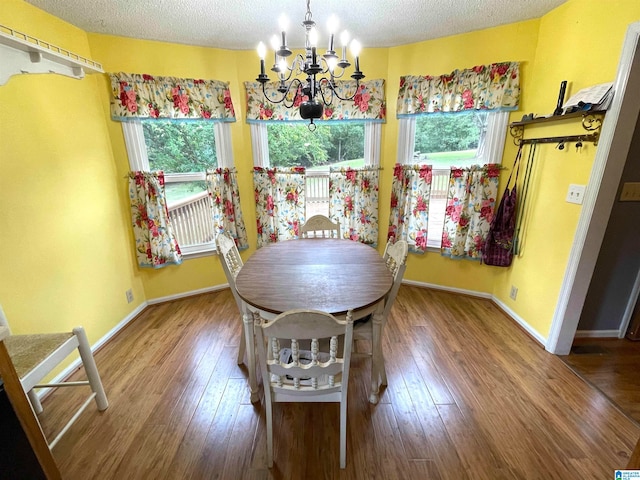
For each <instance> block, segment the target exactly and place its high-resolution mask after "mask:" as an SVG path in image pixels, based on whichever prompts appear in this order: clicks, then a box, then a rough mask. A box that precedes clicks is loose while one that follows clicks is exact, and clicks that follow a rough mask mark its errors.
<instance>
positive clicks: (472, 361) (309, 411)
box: [41, 286, 640, 480]
mask: <svg viewBox="0 0 640 480" xmlns="http://www.w3.org/2000/svg"><path fill="white" fill-rule="evenodd" d="M240 328H241V324H240V319H239V314H238V312H237V307H236V305H235V302H234V300H233V297H232V295H231V293H230V291H229V290H224V291H220V292H216V293H210V294H204V295H200V296H196V297H190V298H186V299H181V300H176V301H173V302H170V303H165V304H161V305H155V306H152V307H149V308H147V309H146V310H145V311H144V312H143V313H142V314H141V315H140V316H139V317H138V318H137V319H136V320H135V321H134V322H132V324H131V325H130V326H128V327H127V328H126V329H125V330H124V331H123V332H122V333H121V334H119V335H118V336H117V337H116V338H115V339H113V340H112V341H111V342H109V343H108V344H107V345H106V346H105V347H104V348H103V349H102V350H101V351H99V352H98V353H97V355H96V361H97V364H98V368H99V370H100V373H101V375H102V379H103V383H104V386H105V390H106V392H107V396H108V397H109V401H110V406H109V408H108V409H107V410H106V411H105V412H102V413H100V412H98V411H97V410H96V409H95V408H93V406H90V407H89V408H88V409H87V410H86V411H85V413H84V414H83V415H82V416H81V418H80V419H79V420H78V421H77V422H76V424H75V425H74V426H73V427H72V428H71V429H70V430H69V431H68V432H67V434H66V435H65V436H64V437H63V439H62V440H61V441H60V443H59V444H58V445H57V446H56V448H55V449H54V452H53V453H54V456H55V458H56V461H57V462H58V464H59V466H60V470H61V472H62V474H63V477H64V478H65V479H72V480H73V479H82V480H86V479H122V478H126V479H129V480H135V479H145V480H146V479H188V478H194V479H196V478H197V479H200V478H202V479H205V478H206V479H212V478H220V479H241V478H242V479H245V478H246V479H301V478H305V479H332V478H337V479H443V480H444V479H456V480H458V479H490V480H495V479H545V480H547V479H578V478H579V479H604V478H612V476H613V471H614V469H617V468H624V467H625V466H626V465H627V461H628V459H629V455H630V453H631V452H632V450H633V448H634V446H635V444H636V441H637V439H638V437H640V426H639V425H638V424H637V423H636V422H634V421H633V420H632V419H630V418H628V417H627V416H626V415H624V414H623V413H622V412H621V411H620V410H619V409H618V408H616V406H615V405H613V404H612V403H611V402H610V401H609V399H608V398H607V397H605V396H604V395H603V394H601V393H600V392H599V391H598V390H597V389H595V388H594V387H593V386H592V385H590V384H589V383H586V382H584V381H583V380H582V379H580V378H579V377H578V376H576V375H575V374H574V373H573V371H572V370H571V369H570V368H568V367H567V365H565V364H564V363H563V361H562V360H561V359H560V358H558V357H555V356H553V355H550V354H549V353H547V352H545V351H544V350H543V349H542V348H541V347H540V346H539V345H538V344H536V343H535V342H534V341H533V340H532V339H531V338H529V337H528V336H527V335H526V334H525V333H524V332H523V331H522V330H521V329H520V328H519V327H518V326H517V325H516V324H515V323H514V322H513V321H512V320H510V319H509V318H507V317H506V316H505V315H504V314H503V313H502V312H501V311H500V310H499V309H498V308H497V307H496V306H495V305H493V304H492V303H491V302H490V301H488V300H483V299H477V298H470V297H465V296H460V295H456V294H451V293H444V292H439V291H435V290H429V289H422V288H418V287H410V286H402V287H401V289H400V291H399V293H398V296H397V298H396V304H395V305H394V308H393V310H392V314H391V317H390V320H389V324H388V325H387V328H386V330H385V338H384V351H385V358H386V365H387V374H388V378H389V386H388V388H386V390H384V391H383V393H382V396H381V401H380V403H379V404H378V405H371V404H369V402H368V394H369V385H370V384H369V377H370V367H371V365H370V361H371V360H370V357H369V356H366V355H357V356H355V357H354V358H353V361H352V368H351V375H350V385H349V409H348V440H347V468H346V469H345V470H342V471H341V470H340V469H339V465H338V460H339V458H338V457H339V452H338V436H339V428H338V419H339V412H338V405H337V404H278V405H275V407H274V414H275V418H274V442H275V443H274V462H275V465H274V468H273V469H271V470H269V469H268V468H266V458H265V457H266V438H265V419H264V413H263V409H262V406H261V404H260V403H257V404H255V405H252V404H251V403H250V402H249V390H248V387H247V381H246V370H245V368H244V366H242V367H240V366H238V365H236V354H237V348H238V341H239V338H240ZM366 347H367V346H366V345H358V349H359V350H363V351H364V350H366ZM61 390H63V389H61ZM70 390H76V389H67V390H65V391H60V392H56V393H54V394H53V395H51V396H50V398H48V399H47V400H46V401H45V402H44V408H45V412H44V414H42V415H41V421H42V423H43V425H44V428H45V431H46V433H47V434H51V432H54V431H56V430H57V429H59V427H60V424H61V423H62V418H61V417H63V415H66V413H63V411H64V406H65V405H64V404H65V403H67V402H69V398H70V397H73V398H74V399H75V397H74V395H75V393H74V392H72V391H70ZM74 401H79V400H74ZM326 445H332V447H330V448H326ZM323 446H325V447H323Z"/></svg>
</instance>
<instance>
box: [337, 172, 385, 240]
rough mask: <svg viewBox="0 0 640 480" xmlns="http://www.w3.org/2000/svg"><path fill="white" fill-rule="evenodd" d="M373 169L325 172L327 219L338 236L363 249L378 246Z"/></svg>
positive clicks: (377, 173)
mask: <svg viewBox="0 0 640 480" xmlns="http://www.w3.org/2000/svg"><path fill="white" fill-rule="evenodd" d="M379 178H380V173H379V169H378V168H377V167H365V168H360V169H351V168H346V169H345V168H340V169H333V168H332V169H331V170H330V172H329V216H330V217H331V220H333V221H339V222H340V227H341V230H342V236H343V237H345V238H349V239H351V240H356V241H359V242H362V243H366V244H367V245H372V246H376V245H377V243H378V183H379Z"/></svg>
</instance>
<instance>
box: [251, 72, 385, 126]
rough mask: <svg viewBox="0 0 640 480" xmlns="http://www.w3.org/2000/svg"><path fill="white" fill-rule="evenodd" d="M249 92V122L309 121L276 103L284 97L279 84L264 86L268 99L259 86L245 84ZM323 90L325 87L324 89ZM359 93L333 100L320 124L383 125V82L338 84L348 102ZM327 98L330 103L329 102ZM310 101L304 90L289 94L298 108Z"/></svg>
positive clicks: (337, 89) (288, 98)
mask: <svg viewBox="0 0 640 480" xmlns="http://www.w3.org/2000/svg"><path fill="white" fill-rule="evenodd" d="M244 85H245V88H246V90H247V122H249V123H254V122H260V121H274V120H276V121H288V122H291V121H296V120H299V121H307V120H304V119H303V118H302V117H301V116H300V110H299V109H298V108H287V107H285V106H284V102H282V103H276V102H277V101H278V100H279V99H280V98H282V94H281V93H280V92H278V85H279V83H278V82H269V83H267V84H265V92H266V94H267V99H265V96H264V94H263V92H262V85H261V84H260V83H258V82H245V84H244ZM323 88H324V86H323ZM356 88H357V93H356V95H355V97H354V98H353V99H352V100H340V99H339V98H336V97H334V98H333V101H332V102H331V105H330V106H329V107H326V106H325V108H324V112H323V115H322V118H321V120H370V121H378V122H384V121H385V119H386V116H387V107H386V104H385V101H384V99H385V96H384V80H370V81H368V82H360V86H359V87H356V82H355V80H350V81H336V91H337V92H338V94H339V95H340V96H341V97H343V98H345V97H349V96H351V95H353V92H355V91H356ZM328 99H329V98H328V96H327V100H328ZM307 100H309V97H308V96H306V95H303V94H302V90H301V89H297V90H296V89H292V90H291V91H289V94H288V96H287V100H286V103H287V104H289V105H290V104H291V103H293V104H294V106H295V107H297V106H298V105H300V104H301V103H302V102H304V101H307Z"/></svg>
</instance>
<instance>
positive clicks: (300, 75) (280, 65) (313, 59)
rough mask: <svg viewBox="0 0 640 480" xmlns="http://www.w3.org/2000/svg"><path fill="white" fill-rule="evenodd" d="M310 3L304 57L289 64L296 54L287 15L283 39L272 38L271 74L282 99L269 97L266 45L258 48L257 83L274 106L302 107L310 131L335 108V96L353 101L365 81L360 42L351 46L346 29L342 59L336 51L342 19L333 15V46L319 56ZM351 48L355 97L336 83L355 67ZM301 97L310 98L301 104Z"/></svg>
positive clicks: (305, 20) (343, 35)
mask: <svg viewBox="0 0 640 480" xmlns="http://www.w3.org/2000/svg"><path fill="white" fill-rule="evenodd" d="M309 3H310V0H307V13H306V14H305V16H304V21H303V22H302V26H303V27H304V29H305V42H304V43H305V44H304V49H305V54H304V56H303V55H302V54H297V55H296V56H295V57H293V59H292V60H291V63H289V57H290V56H291V55H292V53H293V52H292V51H291V50H290V49H289V47H288V46H287V33H286V30H287V27H288V20H287V18H286V17H285V16H284V15H283V16H281V17H280V31H281V38H278V36H277V35H274V36H273V37H272V38H271V46H272V48H273V51H274V60H273V67H271V71H273V72H275V74H276V76H277V82H278V86H277V91H278V92H279V93H280V96H279V98H275V99H274V98H271V97H269V96H268V95H267V92H266V89H265V85H266V83H267V82H268V81H269V76H268V75H267V74H266V73H265V56H266V54H267V48H266V46H265V44H264V43H263V42H260V44H259V45H258V55H259V57H260V75H258V78H256V81H258V82H260V83H261V84H262V93H263V95H264V97H265V99H267V100H268V101H270V102H271V103H276V104H278V103H282V104H283V105H284V106H285V107H286V108H294V106H299V108H300V116H301V117H302V118H304V119H305V120H309V121H310V123H309V129H310V130H315V125H314V123H313V120H314V119H318V118H322V113H323V111H324V106H325V105H326V106H329V105H331V102H332V101H333V98H334V97H337V98H339V99H340V100H352V99H353V98H354V96H355V95H356V93H357V92H358V86H359V82H360V80H362V79H363V78H364V74H363V73H362V72H361V71H360V58H359V55H360V49H361V47H360V43H359V42H358V41H357V40H352V41H351V43H350V44H349V34H348V32H347V31H346V30H345V31H343V32H342V34H341V35H340V41H341V44H342V58H339V57H338V55H337V54H336V52H335V50H334V36H335V32H336V30H337V27H338V19H337V17H336V16H335V15H332V16H331V17H330V18H329V22H328V27H329V43H328V47H327V50H326V51H325V53H324V54H323V55H319V54H318V52H317V45H318V32H317V30H316V28H315V26H316V23H315V22H314V21H313V18H312V15H311V8H310V6H309ZM347 45H350V49H351V54H352V55H353V57H354V59H355V62H354V63H355V65H354V72H353V73H352V74H351V78H353V79H354V80H355V81H356V88H355V90H354V92H353V93H352V94H351V95H345V94H344V93H342V94H340V93H338V91H337V89H336V82H335V81H336V79H340V78H342V77H343V76H344V75H345V74H346V71H347V68H348V67H350V66H351V63H350V62H349V60H348V59H347ZM305 77H306V78H305ZM290 92H293V93H294V95H289V93H290ZM300 96H302V98H303V99H304V97H306V99H304V101H303V102H301V103H299V105H298V102H296V101H295V99H296V98H298V99H299V98H300Z"/></svg>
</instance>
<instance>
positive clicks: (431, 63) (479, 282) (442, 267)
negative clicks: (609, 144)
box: [380, 20, 539, 293]
mask: <svg viewBox="0 0 640 480" xmlns="http://www.w3.org/2000/svg"><path fill="white" fill-rule="evenodd" d="M538 27H539V21H538V20H531V21H528V22H521V23H516V24H512V25H506V26H502V27H497V28H491V29H487V30H482V31H479V32H473V33H468V34H464V35H456V36H452V37H447V38H442V39H437V40H430V41H426V42H421V43H416V44H413V45H405V46H401V47H395V48H391V49H389V50H390V52H389V74H388V77H387V78H388V81H387V98H388V105H387V111H388V123H387V125H386V131H385V140H386V142H385V145H384V147H383V166H384V168H385V170H384V172H390V171H391V169H392V167H393V165H394V163H395V162H396V156H397V145H398V142H397V140H396V139H397V136H398V123H397V121H396V119H395V116H396V102H395V99H396V96H397V92H398V89H399V86H400V76H402V75H427V74H428V75H440V74H445V73H450V72H452V71H453V70H455V69H463V68H470V67H473V66H475V65H482V64H488V63H494V62H500V61H519V62H521V77H522V80H521V81H522V83H523V85H522V91H526V90H527V88H528V85H529V83H530V77H531V73H530V72H531V69H532V64H533V62H534V59H535V51H536V44H537V41H538ZM521 116H522V115H521V114H520V113H519V112H515V113H513V114H512V118H513V119H516V118H517V119H519V118H520V117H521ZM514 148H515V147H514V146H513V144H512V142H510V141H509V139H507V146H506V148H505V155H506V158H507V159H508V158H510V157H511V156H512V152H513V151H514ZM507 161H508V160H507ZM503 181H505V180H503ZM390 189H391V175H383V177H382V189H381V190H382V191H383V192H385V193H386V195H381V196H380V197H381V199H382V201H381V202H380V219H381V222H382V225H381V227H382V228H381V235H384V234H385V233H386V226H385V225H386V220H387V219H388V218H389V202H388V201H387V200H386V199H388V198H389V193H388V192H390ZM381 240H382V241H384V239H382V238H381ZM495 273H496V272H495V267H487V266H486V265H480V264H479V263H477V262H470V261H458V260H451V259H447V258H444V257H442V256H440V254H439V253H434V252H427V253H426V254H425V255H410V257H409V260H408V261H407V270H406V272H405V278H406V279H408V280H414V281H418V282H425V283H430V284H436V285H441V286H446V287H452V288H459V289H465V290H472V291H476V292H483V293H491V292H492V288H493V277H494V275H495Z"/></svg>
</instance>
